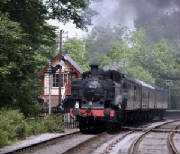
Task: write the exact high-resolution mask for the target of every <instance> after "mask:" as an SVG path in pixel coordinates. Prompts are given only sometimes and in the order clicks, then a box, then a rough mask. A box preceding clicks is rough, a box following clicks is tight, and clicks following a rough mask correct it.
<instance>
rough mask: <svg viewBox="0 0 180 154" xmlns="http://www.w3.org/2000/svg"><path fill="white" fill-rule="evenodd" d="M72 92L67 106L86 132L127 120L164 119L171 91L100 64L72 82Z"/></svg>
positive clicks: (64, 105)
mask: <svg viewBox="0 0 180 154" xmlns="http://www.w3.org/2000/svg"><path fill="white" fill-rule="evenodd" d="M71 91H72V93H71V95H70V96H68V97H67V98H66V99H65V100H64V102H63V107H64V109H65V110H66V111H69V112H70V114H71V116H76V118H77V120H78V121H79V126H80V130H81V131H82V132H84V131H86V130H88V129H91V128H97V127H104V125H105V126H112V127H113V126H114V125H116V126H121V125H123V124H124V122H131V123H133V122H137V121H145V120H151V119H152V118H153V117H154V116H159V117H161V118H162V116H163V113H164V111H165V110H166V109H167V105H168V92H167V91H166V90H162V89H159V88H155V87H153V86H151V85H149V84H146V83H144V82H142V81H139V80H135V79H132V78H128V77H126V76H125V75H124V74H122V73H120V72H118V71H114V70H109V71H104V70H102V69H100V68H98V66H97V65H91V70H90V71H88V72H84V73H83V76H82V79H77V80H74V81H72V83H71Z"/></svg>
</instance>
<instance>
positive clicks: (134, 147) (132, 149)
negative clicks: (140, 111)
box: [128, 120, 178, 154]
mask: <svg viewBox="0 0 180 154" xmlns="http://www.w3.org/2000/svg"><path fill="white" fill-rule="evenodd" d="M176 121H178V120H173V121H168V122H165V123H163V124H160V125H157V126H155V127H153V128H150V129H149V130H147V131H145V132H144V133H143V134H141V135H140V136H139V137H138V138H137V139H136V140H135V141H134V143H133V144H132V145H131V146H130V148H129V149H128V154H136V153H137V149H138V145H139V143H140V142H141V141H142V140H143V138H144V137H145V136H146V135H147V134H149V133H151V132H152V130H153V129H156V128H158V127H161V126H163V125H166V124H169V123H173V122H176Z"/></svg>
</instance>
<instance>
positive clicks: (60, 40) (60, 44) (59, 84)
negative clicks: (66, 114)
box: [58, 30, 63, 104]
mask: <svg viewBox="0 0 180 154" xmlns="http://www.w3.org/2000/svg"><path fill="white" fill-rule="evenodd" d="M62 33H63V30H60V36H59V37H60V38H59V61H61V54H62ZM58 86H59V104H61V66H60V68H59V83H58Z"/></svg>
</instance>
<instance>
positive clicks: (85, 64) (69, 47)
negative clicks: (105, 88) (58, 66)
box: [62, 38, 90, 71]
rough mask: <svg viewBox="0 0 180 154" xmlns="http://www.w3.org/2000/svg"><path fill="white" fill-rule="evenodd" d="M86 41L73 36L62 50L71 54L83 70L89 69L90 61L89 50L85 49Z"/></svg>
mask: <svg viewBox="0 0 180 154" xmlns="http://www.w3.org/2000/svg"><path fill="white" fill-rule="evenodd" d="M84 43H85V42H84V41H81V40H78V39H76V38H71V39H69V40H68V41H66V42H65V43H64V46H63V50H62V52H63V53H65V54H69V55H70V57H71V58H72V59H73V60H74V61H75V62H77V64H78V65H79V66H80V67H81V68H82V69H83V71H87V70H88V69H89V64H90V61H89V57H88V53H87V50H85V44H84Z"/></svg>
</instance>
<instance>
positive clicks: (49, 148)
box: [12, 120, 180, 154]
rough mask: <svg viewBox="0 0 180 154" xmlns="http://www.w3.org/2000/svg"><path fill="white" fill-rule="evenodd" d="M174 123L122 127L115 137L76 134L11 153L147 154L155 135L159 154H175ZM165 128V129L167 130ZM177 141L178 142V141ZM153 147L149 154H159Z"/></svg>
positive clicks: (175, 131) (175, 126)
mask: <svg viewBox="0 0 180 154" xmlns="http://www.w3.org/2000/svg"><path fill="white" fill-rule="evenodd" d="M175 123H176V121H175V120H169V121H165V122H155V123H152V124H149V125H144V126H143V127H140V128H136V129H135V128H134V129H133V128H131V127H124V128H123V130H122V131H120V132H118V133H115V134H108V133H107V132H103V133H99V134H89V135H85V134H81V133H80V132H76V133H73V134H69V135H67V136H64V137H61V138H57V139H55V140H52V141H47V142H45V143H41V144H39V145H35V146H32V147H28V148H25V149H20V150H17V151H15V152H12V153H23V154H40V153H43V154H49V153H51V154H74V153H78V154H107V153H109V154H111V153H112V154H117V153H118V154H125V153H126V154H145V153H144V150H145V151H146V152H147V151H148V150H149V151H150V152H151V148H152V146H153V144H152V145H151V146H150V144H151V142H154V140H156V137H157V134H160V136H158V137H157V139H158V138H160V139H161V140H162V142H163V144H164V146H166V152H163V153H164V154H177V153H178V151H179V149H177V145H176V144H177V140H178V137H179V136H176V135H177V134H178V135H179V131H178V130H177V129H178V128H179V125H180V123H179V121H178V122H177V123H176V124H175ZM168 124H169V128H168V127H167V125H168ZM171 124H172V125H171ZM165 126H166V127H165ZM157 130H158V131H157ZM174 136H175V139H174ZM175 140H176V141H175ZM178 141H180V139H179V140H178ZM156 142H157V141H156ZM178 143H179V142H178ZM157 146H158V145H157ZM157 146H154V147H153V148H154V151H153V152H152V153H153V154H154V153H159V151H158V148H157ZM148 148H149V149H148ZM156 148H157V149H156ZM148 154H150V153H148Z"/></svg>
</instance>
